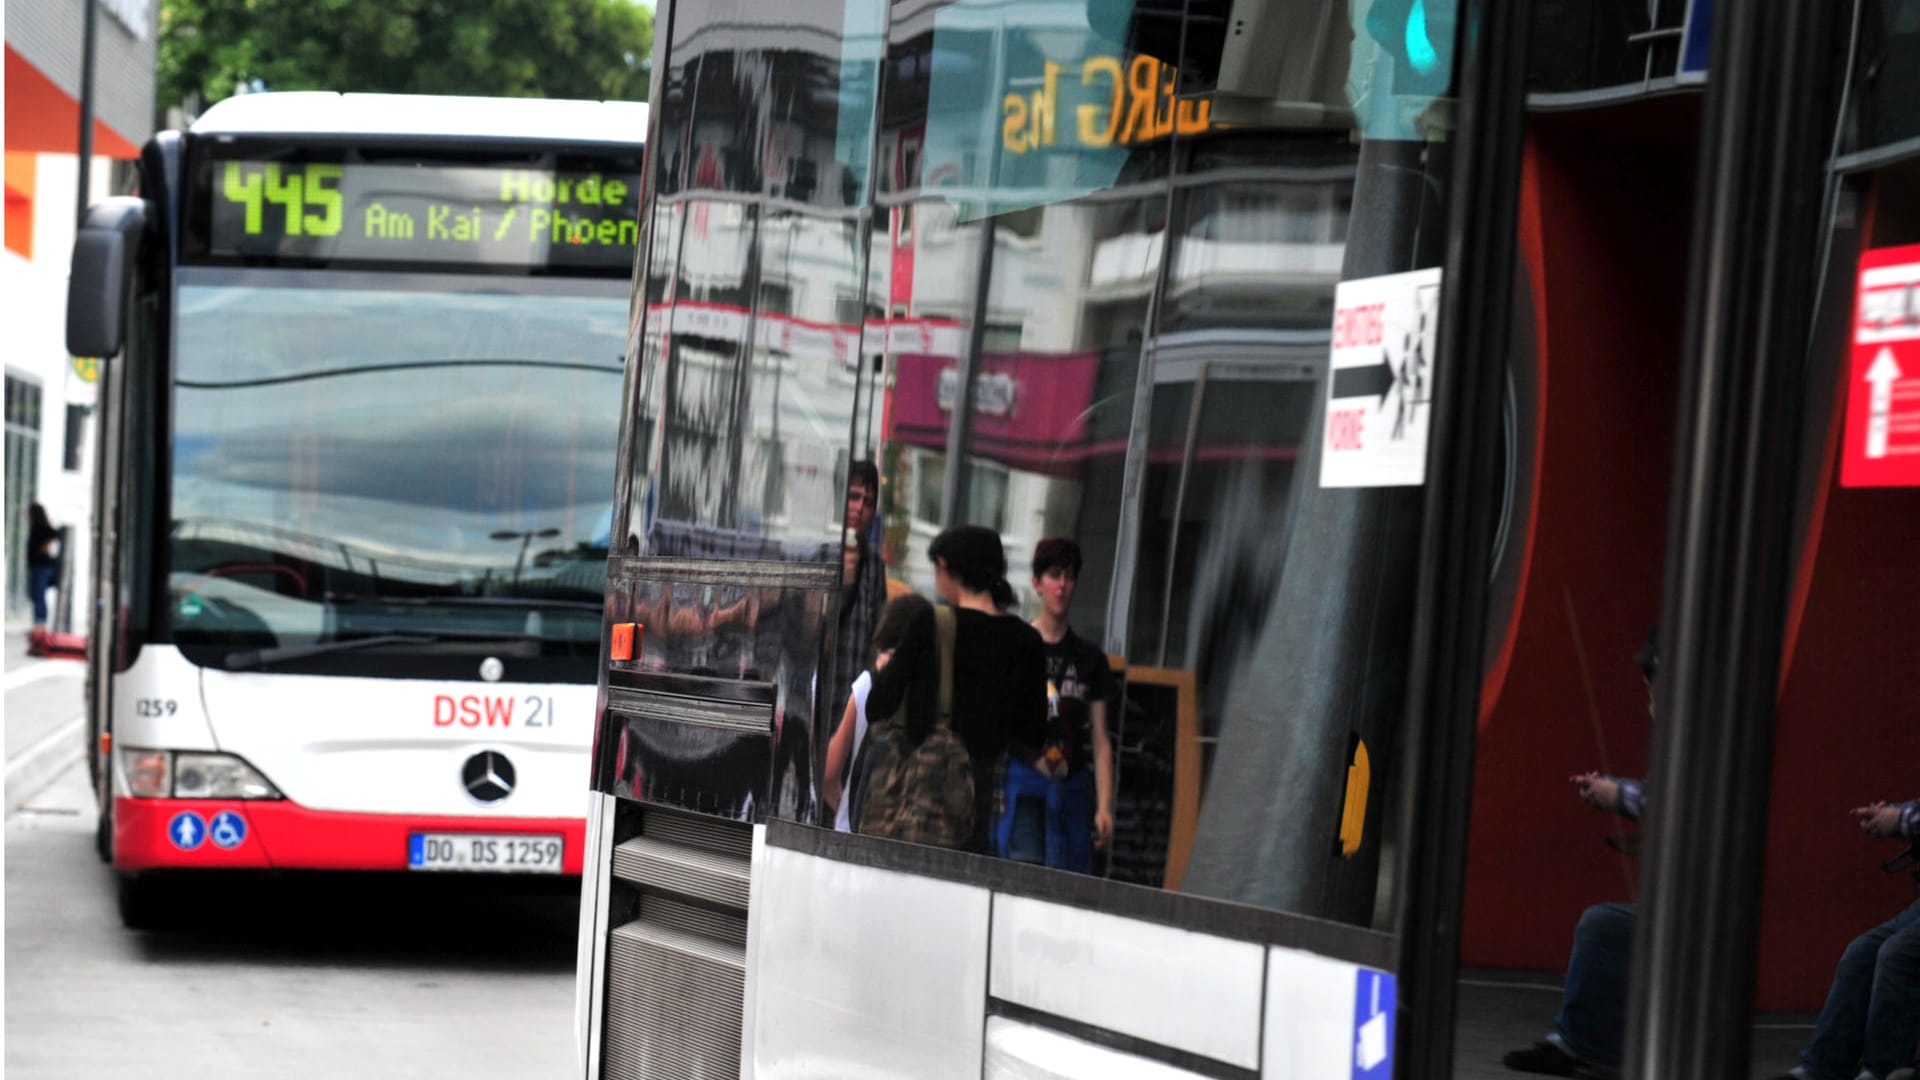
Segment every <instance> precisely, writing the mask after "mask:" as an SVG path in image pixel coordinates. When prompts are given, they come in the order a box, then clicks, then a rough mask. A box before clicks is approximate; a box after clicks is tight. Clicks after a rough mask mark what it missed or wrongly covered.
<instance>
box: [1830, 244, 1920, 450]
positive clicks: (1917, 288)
mask: <svg viewBox="0 0 1920 1080" xmlns="http://www.w3.org/2000/svg"><path fill="white" fill-rule="evenodd" d="M1854 311H1855V314H1854V321H1853V362H1852V363H1851V364H1850V365H1849V366H1848V373H1847V430H1846V450H1845V453H1844V454H1842V456H1841V459H1840V483H1841V484H1842V485H1843V486H1845V487H1920V245H1912V246H1909V247H1897V248H1882V249H1880V250H1878V251H1869V252H1866V253H1865V254H1863V255H1862V256H1861V257H1860V287H1859V292H1858V300H1857V302H1856V304H1855V308H1854Z"/></svg>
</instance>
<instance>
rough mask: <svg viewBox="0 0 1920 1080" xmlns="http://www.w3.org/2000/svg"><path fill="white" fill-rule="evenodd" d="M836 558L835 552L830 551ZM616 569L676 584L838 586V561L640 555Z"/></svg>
mask: <svg viewBox="0 0 1920 1080" xmlns="http://www.w3.org/2000/svg"><path fill="white" fill-rule="evenodd" d="M833 555H834V558H835V559H836V560H837V559H838V557H839V556H838V553H837V552H834V553H833ZM617 572H618V573H619V574H620V576H621V577H627V578H653V579H656V580H659V581H666V582H672V583H674V584H676V585H734V586H744V587H748V588H755V589H813V590H819V591H832V590H835V589H838V588H839V587H840V564H839V562H838V561H835V562H776V561H758V560H748V559H698V558H670V557H669V558H663V557H659V556H642V557H638V558H631V559H621V560H620V561H619V563H618V564H617Z"/></svg>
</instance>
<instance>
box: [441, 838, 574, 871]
mask: <svg viewBox="0 0 1920 1080" xmlns="http://www.w3.org/2000/svg"><path fill="white" fill-rule="evenodd" d="M564 851H565V845H563V844H562V843H561V841H560V838H559V837H558V836H547V835H529V834H527V833H512V834H505V833H414V834H413V835H412V836H410V837H408V840H407V868H408V869H410V870H488V871H492V872H495V873H509V874H557V873H559V872H560V861H561V860H560V856H561V854H562V853H563V852H564Z"/></svg>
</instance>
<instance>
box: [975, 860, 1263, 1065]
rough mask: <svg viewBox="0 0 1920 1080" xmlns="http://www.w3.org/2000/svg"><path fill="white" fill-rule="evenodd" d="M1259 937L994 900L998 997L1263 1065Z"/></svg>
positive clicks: (1016, 899)
mask: <svg viewBox="0 0 1920 1080" xmlns="http://www.w3.org/2000/svg"><path fill="white" fill-rule="evenodd" d="M1265 963H1266V958H1265V956H1264V955H1263V950H1262V949H1261V947H1260V946H1259V945H1257V944H1254V943H1252V942H1246V941H1230V940H1228V939H1226V938H1221V937H1214V936H1213V935H1210V934H1200V933H1195V932H1193V931H1191V930H1181V929H1178V928H1176V927H1170V926H1160V925H1157V924H1154V923H1147V922H1141V921H1139V920H1137V919H1128V918H1123V917H1121V916H1118V915H1108V914H1103V913H1101V912H1097V911H1088V910H1085V909H1083V908H1075V907H1068V906H1066V905H1064V904H1051V903H1047V902H1045V901H1041V900H1033V899H1029V898H1027V897H1021V896H1005V895H1002V896H997V897H995V898H994V904H993V960H992V967H993V996H994V997H995V998H997V999H999V1000H1001V1001H1007V1002H1012V1003H1014V1004H1017V1005H1022V1006H1025V1007H1027V1008H1030V1009H1037V1010H1039V1011H1041V1012H1043V1013H1049V1014H1052V1015H1055V1016H1060V1017H1065V1018H1066V1019H1068V1020H1073V1021H1078V1022H1080V1023H1083V1024H1092V1025H1095V1026H1097V1027H1102V1028H1107V1029H1109V1030H1112V1031H1118V1032H1122V1033H1124V1034H1127V1035H1131V1036H1135V1037H1137V1038H1142V1039H1146V1040H1148V1041H1149V1042H1154V1043H1159V1044H1160V1045H1162V1046H1169V1047H1173V1048H1175V1049H1177V1050H1184V1051H1187V1052H1188V1053H1193V1054H1200V1055H1202V1056H1205V1057H1209V1058H1212V1059H1214V1060H1216V1061H1223V1062H1226V1063H1227V1064H1230V1065H1237V1066H1239V1067H1241V1068H1244V1069H1257V1068H1259V1067H1260V1000H1261V979H1262V977H1263V975H1264V971H1265Z"/></svg>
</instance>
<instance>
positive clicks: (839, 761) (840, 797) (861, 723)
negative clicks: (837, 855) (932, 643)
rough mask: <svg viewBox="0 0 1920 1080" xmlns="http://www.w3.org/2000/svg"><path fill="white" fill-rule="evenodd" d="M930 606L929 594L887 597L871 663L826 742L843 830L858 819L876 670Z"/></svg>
mask: <svg viewBox="0 0 1920 1080" xmlns="http://www.w3.org/2000/svg"><path fill="white" fill-rule="evenodd" d="M930 610H932V605H931V604H929V603H928V602H927V598H926V597H924V596H921V595H920V594H919V593H908V594H906V595H905V596H896V597H894V598H893V599H892V600H889V601H887V606H886V607H885V608H882V609H881V611H880V624H879V625H878V626H877V627H875V628H874V631H873V651H872V654H871V655H872V666H871V667H869V668H867V669H866V670H864V671H862V672H860V675H859V677H858V678H856V679H854V680H853V686H852V687H851V692H850V694H849V696H848V698H847V708H846V712H845V714H844V715H843V716H842V717H841V719H840V726H839V727H837V728H835V729H834V732H833V739H832V740H831V741H830V742H828V744H827V765H826V768H827V774H826V798H827V803H828V805H829V806H831V807H832V809H833V811H834V816H833V827H834V828H835V829H837V830H838V831H840V832H852V831H853V823H854V822H855V821H858V820H859V818H858V817H856V816H855V815H857V814H858V812H859V811H858V808H857V807H855V806H854V805H853V804H854V803H855V802H856V801H857V799H856V797H855V796H856V793H857V783H858V775H859V770H858V768H857V763H858V762H859V761H860V751H861V749H862V748H863V747H864V745H865V743H866V736H867V696H868V695H869V694H870V693H872V691H873V675H874V672H876V671H879V670H881V669H882V668H885V667H886V666H887V662H888V661H889V660H891V659H892V658H893V650H894V649H896V648H898V647H899V645H900V639H901V638H903V637H905V636H906V633H907V625H908V624H909V623H910V622H912V621H913V618H914V616H916V615H918V614H920V613H921V612H923V611H930Z"/></svg>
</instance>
